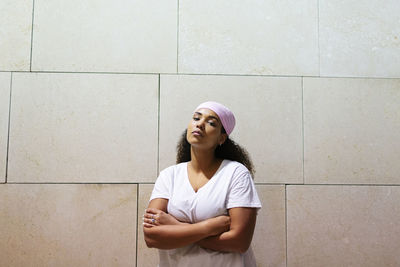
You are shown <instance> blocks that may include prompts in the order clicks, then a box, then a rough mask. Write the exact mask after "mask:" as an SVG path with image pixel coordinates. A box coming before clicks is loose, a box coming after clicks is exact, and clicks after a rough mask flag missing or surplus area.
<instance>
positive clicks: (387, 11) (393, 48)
mask: <svg viewBox="0 0 400 267" xmlns="http://www.w3.org/2000/svg"><path fill="white" fill-rule="evenodd" d="M399 10H400V2H399V1H384V2H382V1H379V0H370V1H349V0H346V1H343V0H341V1H328V0H321V1H319V44H320V51H321V52H320V58H321V59H320V60H321V75H323V76H341V77H343V76H345V77H400V24H399V21H400V12H399Z"/></svg>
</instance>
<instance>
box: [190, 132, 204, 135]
mask: <svg viewBox="0 0 400 267" xmlns="http://www.w3.org/2000/svg"><path fill="white" fill-rule="evenodd" d="M192 134H193V135H194V136H203V134H202V132H200V131H193V132H192Z"/></svg>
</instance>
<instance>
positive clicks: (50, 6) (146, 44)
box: [32, 0, 177, 73]
mask: <svg viewBox="0 0 400 267" xmlns="http://www.w3.org/2000/svg"><path fill="white" fill-rule="evenodd" d="M33 31H34V38H33V55H32V57H33V58H32V69H33V70H39V71H74V72H93V71H94V72H130V73H132V72H136V73H138V72H140V73H159V72H176V68H177V67H176V65H177V1H175V0H165V1H155V0H131V1H127V0H125V1H107V0H98V1H95V2H93V1H87V0H84V1H82V0H55V1H45V0H36V1H35V21H34V29H33Z"/></svg>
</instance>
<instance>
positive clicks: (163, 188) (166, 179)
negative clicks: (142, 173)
mask: <svg viewBox="0 0 400 267" xmlns="http://www.w3.org/2000/svg"><path fill="white" fill-rule="evenodd" d="M171 180H172V177H171V175H170V174H169V172H168V171H165V170H164V171H162V172H161V173H160V175H159V176H158V178H157V180H156V183H155V184H154V188H153V192H152V193H151V197H150V201H151V200H153V199H155V198H166V199H170V197H171V187H172V184H171V182H172V181H171Z"/></svg>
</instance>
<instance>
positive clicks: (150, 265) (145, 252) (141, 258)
mask: <svg viewBox="0 0 400 267" xmlns="http://www.w3.org/2000/svg"><path fill="white" fill-rule="evenodd" d="M153 187H154V184H140V185H139V199H138V224H137V226H138V231H137V233H138V241H137V266H138V267H139V266H140V267H154V266H157V264H158V262H159V258H158V250H157V249H155V248H148V247H147V245H146V243H145V242H144V236H143V227H142V223H143V221H142V216H143V214H144V210H145V209H146V208H147V206H148V204H149V199H150V195H151V192H152V191H153Z"/></svg>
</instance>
